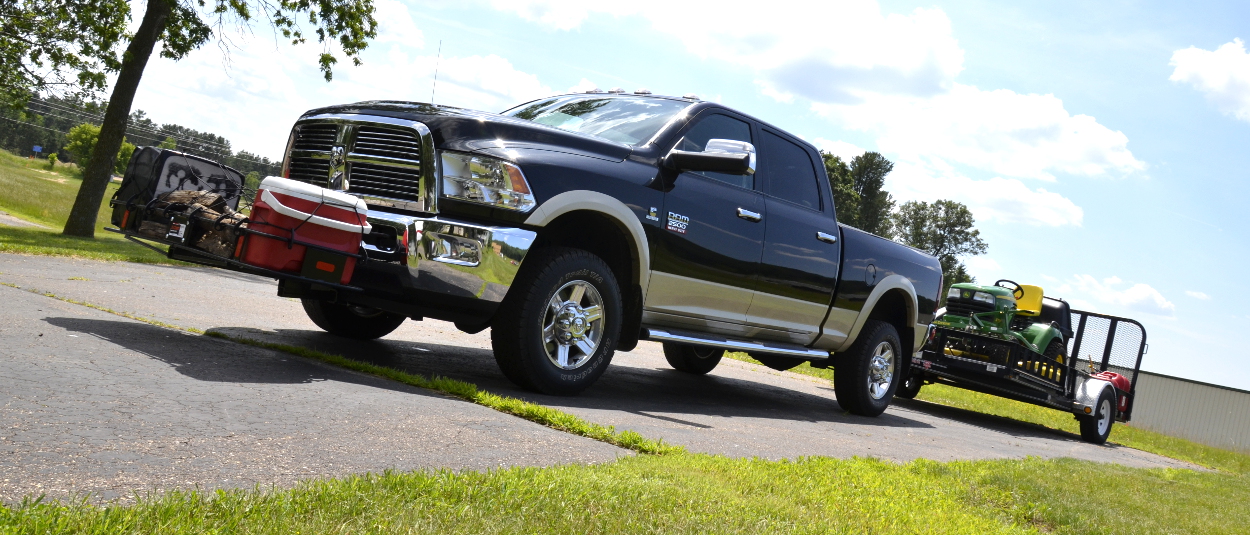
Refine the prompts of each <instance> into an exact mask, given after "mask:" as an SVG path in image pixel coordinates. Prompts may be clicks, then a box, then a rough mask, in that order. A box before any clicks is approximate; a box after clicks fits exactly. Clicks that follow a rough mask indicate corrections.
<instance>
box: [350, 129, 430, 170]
mask: <svg viewBox="0 0 1250 535" xmlns="http://www.w3.org/2000/svg"><path fill="white" fill-rule="evenodd" d="M352 153H353V154H359V155H364V156H380V157H383V158H395V159H399V160H408V161H412V162H417V163H419V162H420V161H421V140H419V139H417V136H415V135H413V134H412V133H411V132H404V131H403V130H392V129H389V128H378V127H374V126H365V125H361V126H360V127H358V128H357V129H356V142H355V144H354V145H352Z"/></svg>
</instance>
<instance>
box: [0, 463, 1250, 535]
mask: <svg viewBox="0 0 1250 535" xmlns="http://www.w3.org/2000/svg"><path fill="white" fill-rule="evenodd" d="M1245 503H1250V484H1247V481H1246V480H1245V479H1244V478H1243V477H1242V476H1233V475H1229V474H1223V473H1218V472H1206V473H1201V472H1190V471H1184V470H1170V469H1155V470H1143V469H1131V468H1124V467H1120V466H1115V465H1102V464H1097V463H1090V462H1084V461H1075V460H1071V459H1060V460H1040V459H1036V458H1031V459H1026V460H1023V461H971V462H951V463H938V462H934V461H915V462H911V463H907V464H895V463H890V462H885V461H878V460H874V459H862V458H854V459H845V460H839V459H829V458H805V459H800V460H796V461H767V460H760V459H730V458H725V457H714V456H708V455H697V454H677V455H664V456H653V455H644V456H637V457H631V458H625V459H620V460H618V461H615V462H611V463H606V464H601V465H591V466H585V465H568V466H557V467H551V468H514V469H503V470H494V471H489V472H485V473H478V472H461V473H453V472H449V471H419V472H409V473H398V472H386V473H382V474H373V475H360V476H352V477H346V478H342V479H331V480H317V481H309V482H305V483H302V484H299V485H297V486H296V487H295V488H293V489H288V490H277V491H270V492H264V491H259V490H235V491H216V492H195V491H172V492H167V493H163V494H159V495H155V496H148V497H140V498H139V499H138V500H137V501H136V503H134V504H132V505H126V506H119V505H109V506H93V505H88V504H86V503H84V502H75V503H71V504H68V505H66V504H62V503H56V502H53V503H35V502H27V503H25V504H20V505H16V506H14V507H12V508H11V509H7V510H5V509H0V530H7V532H9V533H975V534H984V533H1038V532H1051V533H1125V534H1129V533H1149V534H1153V533H1165V532H1166V533H1204V534H1205V533H1238V532H1242V533H1244V528H1245V526H1246V525H1248V523H1250V508H1247V507H1244V504H1245ZM1237 504H1242V506H1238V505H1237Z"/></svg>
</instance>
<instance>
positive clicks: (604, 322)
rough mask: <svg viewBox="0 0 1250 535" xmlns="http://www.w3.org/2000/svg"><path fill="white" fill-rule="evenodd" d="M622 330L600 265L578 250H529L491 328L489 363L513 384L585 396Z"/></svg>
mask: <svg viewBox="0 0 1250 535" xmlns="http://www.w3.org/2000/svg"><path fill="white" fill-rule="evenodd" d="M620 328H621V291H620V287H619V286H617V283H616V277H615V276H613V275H612V270H611V269H610V268H609V267H608V265H607V263H605V262H604V261H603V260H601V259H600V258H599V257H597V256H595V255H593V254H591V253H589V252H587V251H583V250H580V249H570V248H566V247H552V248H548V249H540V250H537V251H533V252H531V253H530V254H529V255H528V256H527V257H526V259H525V264H524V266H523V267H522V269H521V272H520V273H518V274H517V277H516V279H515V280H514V281H513V283H512V291H511V292H509V293H508V297H507V298H506V299H505V300H504V302H503V304H502V305H501V306H500V308H499V312H498V313H496V315H495V321H494V322H493V324H492V325H491V335H490V339H491V346H492V347H493V348H494V352H495V362H497V363H498V364H499V368H500V370H502V371H503V374H504V375H505V376H507V377H508V379H509V380H511V381H512V382H514V383H516V384H517V385H518V386H521V387H523V388H528V389H531V390H536V391H538V392H542V393H544V394H555V395H573V394H577V393H579V392H581V391H582V390H585V389H586V387H588V386H590V385H591V384H592V383H594V382H595V381H596V380H598V379H599V376H600V375H603V371H604V370H605V369H606V368H607V367H608V362H610V361H611V360H612V354H613V353H614V352H615V351H616V342H617V340H618V332H619V331H620Z"/></svg>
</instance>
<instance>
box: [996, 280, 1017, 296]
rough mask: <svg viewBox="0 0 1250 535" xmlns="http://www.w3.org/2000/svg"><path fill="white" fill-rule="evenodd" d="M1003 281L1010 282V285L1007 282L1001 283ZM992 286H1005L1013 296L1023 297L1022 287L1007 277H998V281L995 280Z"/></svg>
mask: <svg viewBox="0 0 1250 535" xmlns="http://www.w3.org/2000/svg"><path fill="white" fill-rule="evenodd" d="M1003 283H1007V284H1010V285H1011V286H1008V285H1007V284H1003ZM994 286H998V287H999V288H1006V289H1008V290H1011V296H1012V297H1015V298H1016V299H1024V288H1021V287H1020V285H1019V284H1018V283H1016V281H1010V280H1007V279H998V282H995V283H994Z"/></svg>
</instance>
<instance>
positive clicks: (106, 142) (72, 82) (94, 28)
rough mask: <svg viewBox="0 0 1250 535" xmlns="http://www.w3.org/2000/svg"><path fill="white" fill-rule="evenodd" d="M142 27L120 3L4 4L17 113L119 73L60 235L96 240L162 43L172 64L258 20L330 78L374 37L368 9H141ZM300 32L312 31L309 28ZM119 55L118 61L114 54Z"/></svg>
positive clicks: (227, 3)
mask: <svg viewBox="0 0 1250 535" xmlns="http://www.w3.org/2000/svg"><path fill="white" fill-rule="evenodd" d="M145 4H146V10H145V11H144V13H143V18H142V20H141V21H140V23H139V25H138V27H137V28H135V29H134V31H133V33H128V32H127V25H128V20H129V18H130V4H129V3H128V2H127V1H126V0H9V1H7V2H3V3H0V99H3V100H4V101H5V103H6V104H9V105H10V106H20V105H21V104H22V103H24V102H25V101H26V100H28V99H29V98H30V97H31V96H32V95H33V94H35V93H37V92H44V91H50V92H52V93H61V94H65V93H73V92H78V93H82V94H87V95H90V94H95V93H98V92H101V91H103V90H104V88H105V87H106V86H107V84H108V82H109V80H108V74H109V73H114V72H115V73H116V78H115V79H114V80H113V81H112V92H111V94H110V97H109V100H108V108H107V109H106V110H105V114H104V120H103V121H102V122H101V124H100V134H99V139H98V142H97V147H96V148H97V149H100V150H94V151H92V155H91V159H90V161H89V162H87V164H86V167H85V170H84V172H83V183H82V186H81V187H80V188H79V191H78V197H77V198H76V199H75V200H74V207H73V209H72V210H71V211H70V216H69V220H68V222H67V223H66V225H65V233H66V234H70V235H76V236H93V235H94V234H95V221H96V214H97V212H98V211H99V207H100V202H101V200H102V199H103V197H104V192H105V189H106V187H107V186H108V181H109V178H110V176H111V175H112V170H113V166H114V165H115V162H116V157H117V152H118V150H119V149H120V148H121V146H122V143H123V142H124V139H123V136H124V134H125V131H126V122H127V119H128V118H129V115H130V109H131V107H132V104H133V103H134V96H135V92H136V91H137V90H138V87H139V82H140V80H141V79H142V77H143V71H144V69H145V68H146V67H147V62H148V60H149V59H150V58H151V56H152V53H153V52H155V51H156V50H157V45H158V44H159V45H160V46H159V49H160V55H161V57H164V58H169V59H174V60H178V59H181V58H183V57H185V56H186V55H187V54H189V53H190V52H191V51H193V50H195V49H197V48H199V47H201V46H203V45H204V44H205V43H208V42H209V41H211V40H213V39H214V38H216V39H218V40H219V42H221V43H223V44H227V45H228V43H229V41H228V35H227V32H229V31H231V30H232V29H238V30H240V31H248V30H249V29H250V28H251V26H252V24H253V23H254V22H255V21H257V20H261V21H264V22H265V23H267V24H269V25H270V26H271V27H272V28H273V29H274V30H275V32H277V33H278V34H279V35H281V36H282V37H283V38H284V39H286V40H288V41H290V42H291V43H292V44H301V43H305V42H306V41H307V40H308V38H309V37H311V36H312V35H315V36H316V39H317V42H319V43H321V44H322V47H321V52H320V53H319V54H318V56H317V63H318V65H319V66H320V68H321V71H322V73H323V75H324V76H325V79H326V80H327V81H328V80H330V79H331V78H332V77H333V72H332V70H333V66H334V65H335V64H336V63H337V62H338V58H337V56H336V54H342V55H345V56H346V57H348V58H351V60H352V62H353V64H356V65H359V64H360V58H359V55H360V52H361V51H363V50H364V48H365V47H366V46H368V43H369V40H370V39H372V38H373V37H374V36H375V35H376V27H377V21H376V20H375V19H374V18H373V13H374V7H373V1H372V0H146V2H145ZM306 26H307V28H308V29H306ZM123 45H124V46H125V47H126V48H125V52H124V53H121V54H119V53H118V48H119V47H120V46H123Z"/></svg>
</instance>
